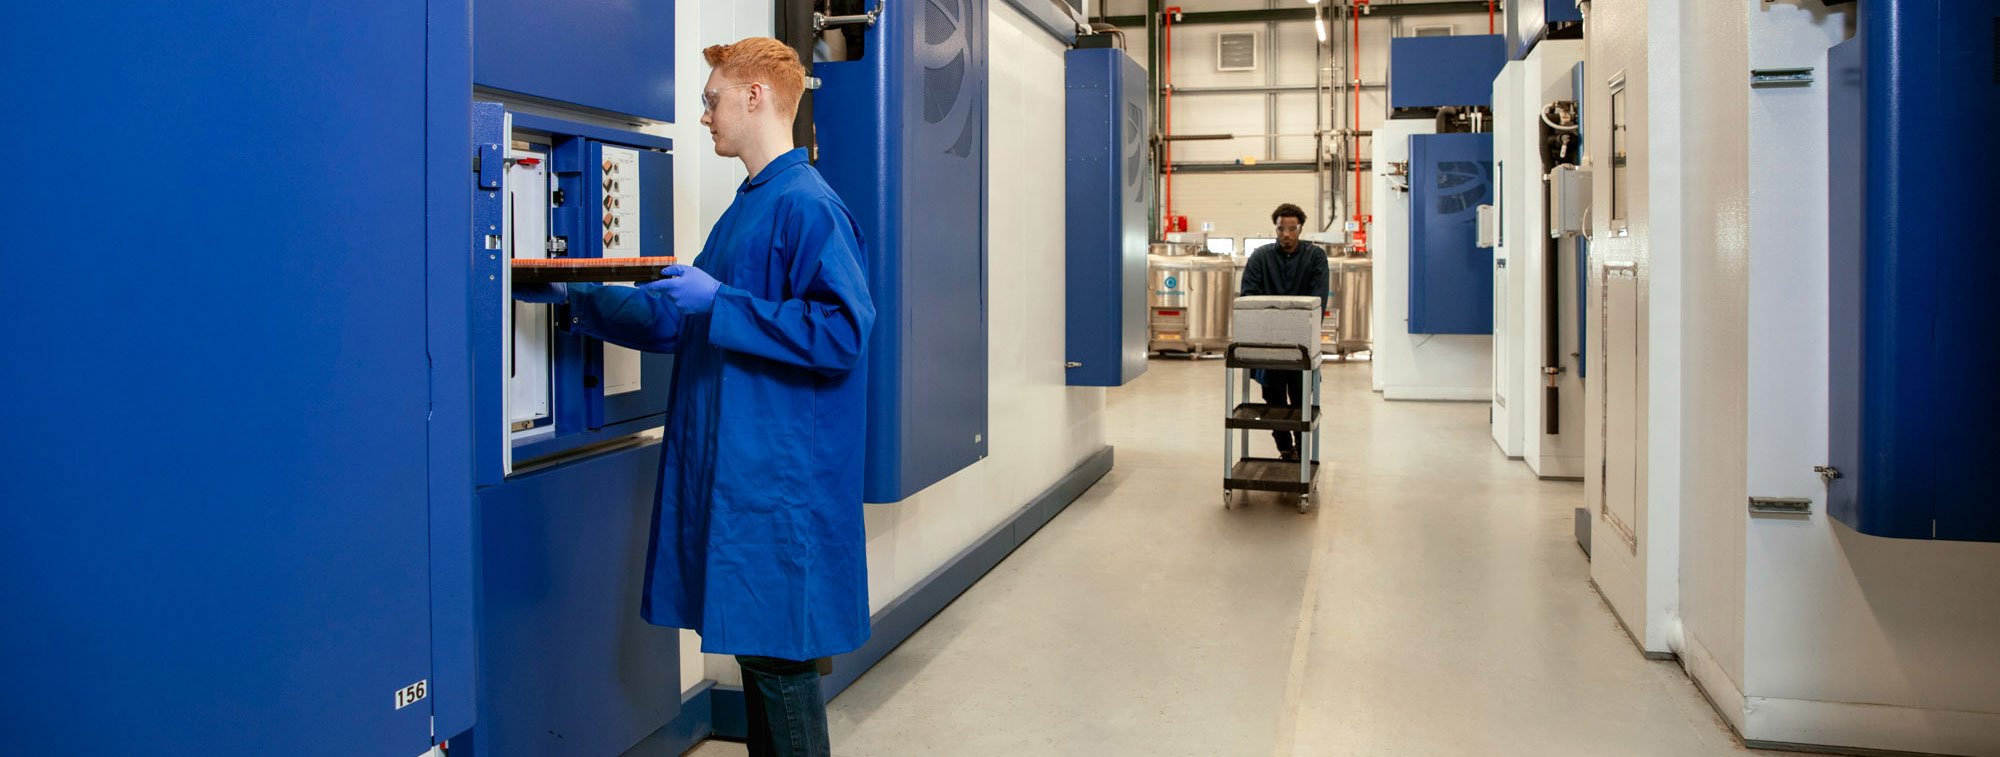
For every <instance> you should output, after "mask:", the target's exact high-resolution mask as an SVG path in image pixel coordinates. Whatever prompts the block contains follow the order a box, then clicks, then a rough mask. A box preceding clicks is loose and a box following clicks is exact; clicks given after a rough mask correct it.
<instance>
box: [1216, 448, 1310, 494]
mask: <svg viewBox="0 0 2000 757" xmlns="http://www.w3.org/2000/svg"><path fill="white" fill-rule="evenodd" d="M1300 464H1301V461H1298V460H1279V459H1277V458H1274V457H1246V458H1243V459H1241V460H1237V461H1236V466H1235V467H1234V468H1232V469H1231V470H1230V472H1229V480H1227V481H1225V482H1224V483H1223V488H1225V489H1232V490H1245V489H1247V490H1251V491H1263V492H1284V493H1287V494H1311V493H1312V482H1313V481H1314V480H1315V479H1318V478H1319V462H1318V461H1313V462H1312V463H1311V465H1312V475H1311V476H1308V477H1307V478H1306V480H1305V481H1303V482H1302V481H1300V480H1299V465H1300Z"/></svg>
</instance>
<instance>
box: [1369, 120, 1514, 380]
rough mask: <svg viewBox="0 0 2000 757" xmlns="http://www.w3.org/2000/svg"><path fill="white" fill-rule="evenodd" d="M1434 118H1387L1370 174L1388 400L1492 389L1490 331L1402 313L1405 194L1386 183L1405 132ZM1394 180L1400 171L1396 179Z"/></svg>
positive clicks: (1427, 127) (1379, 354) (1380, 375)
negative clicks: (1429, 322)
mask: <svg viewBox="0 0 2000 757" xmlns="http://www.w3.org/2000/svg"><path fill="white" fill-rule="evenodd" d="M1436 128H1437V125H1436V122H1434V121H1431V120H1427V119H1419V120H1402V121H1391V122H1389V123H1388V124H1387V125H1386V126H1384V127H1383V129H1382V131H1381V132H1380V134H1381V137H1382V139H1381V140H1380V141H1379V142H1378V143H1377V145H1376V148H1375V154H1374V165H1375V170H1374V175H1373V177H1372V181H1373V189H1372V191H1373V192H1374V195H1373V196H1374V198H1375V200H1374V202H1373V203H1371V204H1372V205H1373V206H1374V207H1376V208H1377V210H1376V211H1375V213H1376V216H1375V224H1374V226H1373V229H1374V231H1373V232H1372V234H1373V236H1371V238H1370V241H1371V243H1372V244H1373V245H1374V258H1375V273H1374V288H1375V292H1374V300H1373V309H1372V314H1373V321H1374V322H1373V325H1372V326H1373V330H1374V356H1373V360H1372V361H1371V363H1370V365H1371V367H1372V369H1373V371H1374V381H1375V388H1376V389H1377V390H1379V391H1381V392H1382V396H1383V397H1386V398H1388V399H1392V400H1459V401H1466V402H1485V401H1487V400H1488V398H1489V397H1491V396H1492V394H1493V378H1492V377H1493V337H1491V336H1487V335H1484V334H1479V335H1470V334H1412V333H1410V330H1409V326H1410V324H1409V316H1410V248H1409V237H1410V233H1409V226H1410V195H1409V193H1408V192H1400V191H1396V190H1393V189H1391V186H1390V185H1391V180H1390V177H1389V176H1387V173H1388V171H1389V166H1390V165H1391V164H1392V163H1398V162H1408V161H1409V159H1410V141H1409V137H1410V135H1412V134H1429V133H1432V132H1433V131H1435V130H1436ZM1398 181H1399V182H1400V181H1402V179H1398Z"/></svg>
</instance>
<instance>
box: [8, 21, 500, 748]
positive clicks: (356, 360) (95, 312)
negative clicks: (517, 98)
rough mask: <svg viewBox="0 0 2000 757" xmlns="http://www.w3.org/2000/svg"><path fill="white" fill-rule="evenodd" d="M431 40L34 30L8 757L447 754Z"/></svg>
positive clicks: (296, 32) (22, 211)
mask: <svg viewBox="0 0 2000 757" xmlns="http://www.w3.org/2000/svg"><path fill="white" fill-rule="evenodd" d="M445 15H447V16H448V14H445ZM305 19H314V20H315V22H314V23H306V22H305V21H304V20H305ZM430 20H431V19H427V17H426V8H425V4H424V3H396V2H382V3H355V4H343V5H341V6H339V7H338V8H337V9H333V8H329V7H328V5H327V4H326V3H322V2H297V1H294V0H272V1H271V2H260V3H194V4H144V3H141V4H129V5H119V6H117V7H106V6H102V5H93V4H82V3H26V4H16V5H10V6H9V7H8V18H7V21H6V23H5V24H0V64H4V66H5V70H6V71H7V74H6V80H7V84H6V91H7V101H8V112H9V113H12V114H14V116H12V117H9V118H6V119H0V139H4V140H5V142H6V143H7V144H10V145H13V146H14V147H15V149H14V151H13V152H12V154H11V155H10V158H11V160H12V162H13V164H14V170H15V171H16V172H17V174H18V175H19V176H21V177H24V178H25V177H32V182H29V183H24V184H18V185H17V186H16V187H15V188H16V189H18V190H22V191H10V192H9V193H8V194H7V204H8V205H7V214H8V218H9V219H10V220H12V221H17V222H14V223H9V224H8V226H9V237H8V251H7V259H8V261H9V265H10V266H11V267H12V273H13V274H14V275H15V276H16V277H17V278H15V281H16V282H17V286H15V287H14V288H13V289H12V291H11V292H10V294H9V295H8V296H7V297H6V298H5V303H4V304H0V312H4V313H5V316H6V320H7V322H8V326H7V331H6V337H5V343H6V345H7V346H6V351H7V354H6V357H5V358H4V359H0V389H4V392H5V394H6V396H8V397H10V398H13V400H14V401H10V402H8V403H6V404H5V406H4V408H0V419H4V423H5V425H6V427H7V428H8V429H10V431H11V432H12V433H10V434H9V435H8V439H7V442H6V443H5V445H4V457H5V459H6V464H5V470H6V474H5V475H4V476H0V574H4V575H5V579H4V580H0V607H4V608H5V610H4V611H0V646H4V648H5V649H6V653H5V659H6V662H5V665H4V667H5V674H4V676H0V681H4V682H0V711H4V712H5V713H6V714H5V715H4V716H0V720H4V722H5V726H4V728H0V742H4V746H0V752H6V753H7V754H18V755H54V754H74V753H78V752H91V753H102V754H122V755H165V754H189V753H206V754H255V753H260V752H271V751H281V752H294V753H299V754H327V755H341V754H370V755H374V754H388V755H416V754H419V753H421V752H423V751H425V750H427V749H429V748H430V745H431V737H430V717H431V704H432V702H431V701H429V700H425V701H419V702H416V703H414V704H411V705H410V706H407V707H404V708H401V709H398V708H396V707H395V706H394V704H395V693H396V692H397V691H399V690H401V689H403V688H404V687H407V686H409V685H411V684H415V683H417V682H419V681H425V680H427V679H429V678H430V677H431V675H432V667H431V664H432V657H431V642H432V637H431V631H432V623H431V616H430V613H431V604H430V586H429V580H430V570H431V569H430V564H429V561H428V554H429V547H430V541H429V535H428V534H429V527H430V522H429V520H430V516H429V508H430V506H431V505H430V503H429V501H428V497H427V473H428V469H427V466H428V462H427V461H428V460H429V459H430V458H429V456H428V451H427V439H428V438H429V435H430V432H431V431H432V429H431V426H430V423H429V422H428V421H429V418H430V415H429V413H430V409H431V408H430V404H431V403H430V399H431V398H430V393H429V392H430V369H429V360H428V359H427V354H426V347H427V345H426V339H425V337H426V326H425V323H426V297H425V289H426V276H425V272H426V258H425V251H426V228H425V201H426V177H427V165H428V158H429V156H428V155H427V151H426V142H425V140H426V123H427V117H428V114H427V111H426V97H425V84H426V73H425V72H426V61H425V52H426V35H427V28H428V23H429V21H430ZM441 23H442V22H441ZM461 33H462V30H461ZM85 50H87V51H89V53H88V54H80V53H79V51H85ZM37 114H39V117H37ZM459 133H460V134H462V127H461V129H460V130H459ZM458 144H459V145H460V148H459V149H458V150H456V151H454V155H464V154H465V153H464V150H463V139H462V138H461V139H460V140H459V142H458ZM459 176H460V177H461V178H460V181H463V176H464V174H463V173H460V174H459ZM30 185H31V186H30ZM457 231H458V233H459V234H461V235H462V234H463V229H462V227H461V228H460V229H458V230H457ZM452 254H453V255H454V257H455V258H456V259H457V260H458V261H459V264H460V266H461V267H462V266H463V262H464V257H463V250H462V248H454V249H453V250H452ZM114 282H118V283H114ZM467 493H468V494H469V492H467ZM457 693H458V694H459V695H461V696H462V695H463V694H464V692H463V690H459V691H458V692H457Z"/></svg>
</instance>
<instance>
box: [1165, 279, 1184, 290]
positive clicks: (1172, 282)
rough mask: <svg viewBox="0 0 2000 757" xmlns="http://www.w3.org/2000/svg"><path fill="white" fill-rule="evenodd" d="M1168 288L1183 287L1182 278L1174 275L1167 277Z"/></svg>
mask: <svg viewBox="0 0 2000 757" xmlns="http://www.w3.org/2000/svg"><path fill="white" fill-rule="evenodd" d="M1167 288H1168V289H1179V288H1181V280H1180V279H1177V278H1174V277H1172V276H1168V277H1167Z"/></svg>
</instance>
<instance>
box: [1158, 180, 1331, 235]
mask: <svg viewBox="0 0 2000 757" xmlns="http://www.w3.org/2000/svg"><path fill="white" fill-rule="evenodd" d="M1315 187H1316V182H1315V179H1314V178H1313V175H1312V174H1311V173H1303V172H1301V173H1293V172H1264V173H1223V174H1214V173H1209V174H1184V175H1178V176H1175V177H1174V208H1175V211H1174V212H1176V213H1186V214H1187V216H1188V224H1189V226H1188V228H1190V229H1196V228H1199V224H1201V223H1202V222H1203V221H1208V222H1212V223H1214V224H1215V230H1214V231H1213V232H1211V236H1218V237H1236V238H1238V242H1239V243H1240V242H1241V241H1242V240H1241V237H1269V236H1273V235H1275V234H1276V232H1275V231H1274V230H1273V228H1272V227H1273V224H1272V223H1271V211H1273V210H1276V209H1277V208H1278V205H1279V204H1280V203H1287V202H1289V203H1292V204H1295V205H1298V206H1299V207H1301V208H1304V209H1305V211H1306V214H1307V215H1311V214H1312V212H1313V210H1312V207H1313V206H1312V200H1313V192H1314V191H1316V189H1315ZM1320 221H1321V219H1318V218H1309V219H1307V220H1306V227H1307V228H1315V227H1316V226H1317V225H1318V224H1319V222H1320ZM1238 249H1241V247H1240V246H1239V248H1238Z"/></svg>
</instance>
